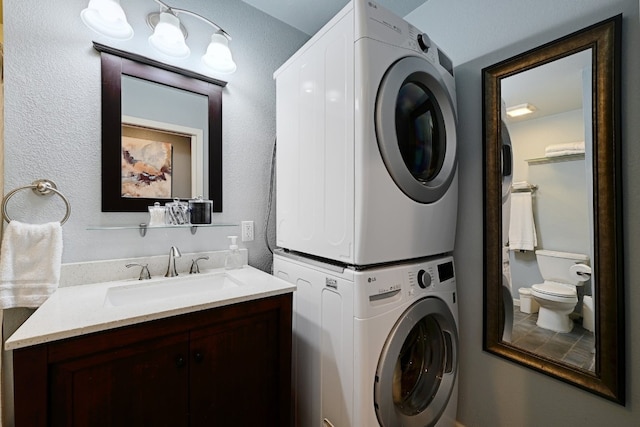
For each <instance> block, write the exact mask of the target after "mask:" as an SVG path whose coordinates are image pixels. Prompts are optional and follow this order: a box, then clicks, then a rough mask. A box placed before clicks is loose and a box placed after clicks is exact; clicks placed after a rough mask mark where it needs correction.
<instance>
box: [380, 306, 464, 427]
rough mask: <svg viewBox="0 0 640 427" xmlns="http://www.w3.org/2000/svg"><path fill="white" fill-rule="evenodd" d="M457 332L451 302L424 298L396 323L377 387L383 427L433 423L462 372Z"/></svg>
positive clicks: (388, 343)
mask: <svg viewBox="0 0 640 427" xmlns="http://www.w3.org/2000/svg"><path fill="white" fill-rule="evenodd" d="M457 341H458V336H457V330H456V326H455V320H454V318H453V315H452V314H451V312H450V311H449V309H448V307H447V305H446V303H445V302H444V301H442V300H441V299H439V298H436V297H428V298H424V299H422V300H420V301H417V302H416V303H415V304H413V305H412V306H410V307H409V308H408V309H407V310H406V311H405V312H404V313H403V315H402V316H401V317H400V319H399V320H398V321H397V322H396V324H395V326H394V327H393V329H392V330H391V332H390V334H389V337H388V338H387V341H386V343H385V346H384V348H383V350H382V354H381V355H380V359H379V362H378V368H377V371H376V381H375V385H374V402H375V409H376V416H377V417H378V421H379V423H380V425H381V426H383V427H395V426H416V427H417V426H425V425H433V424H435V422H437V420H438V419H439V418H440V416H441V415H442V413H443V412H444V410H445V408H446V406H447V403H448V401H449V397H450V396H451V392H452V390H453V386H454V383H455V379H456V375H457Z"/></svg>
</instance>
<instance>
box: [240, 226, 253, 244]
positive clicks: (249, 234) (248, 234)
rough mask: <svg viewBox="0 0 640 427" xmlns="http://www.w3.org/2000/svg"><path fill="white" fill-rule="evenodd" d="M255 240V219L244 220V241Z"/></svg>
mask: <svg viewBox="0 0 640 427" xmlns="http://www.w3.org/2000/svg"><path fill="white" fill-rule="evenodd" d="M252 240H253V221H242V241H243V242H251V241H252Z"/></svg>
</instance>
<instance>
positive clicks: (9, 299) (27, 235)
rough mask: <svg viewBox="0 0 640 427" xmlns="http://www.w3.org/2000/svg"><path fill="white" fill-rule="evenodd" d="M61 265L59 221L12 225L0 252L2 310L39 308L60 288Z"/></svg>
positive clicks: (6, 230)
mask: <svg viewBox="0 0 640 427" xmlns="http://www.w3.org/2000/svg"><path fill="white" fill-rule="evenodd" d="M61 262H62V226H61V224H60V223H59V222H50V223H46V224H24V223H21V222H18V221H11V222H9V225H8V226H7V227H6V229H5V231H4V236H3V237H2V247H1V249H0V309H5V308H12V307H32V308H33V307H39V306H40V305H41V304H42V303H43V302H45V301H46V300H47V298H49V296H50V295H51V294H52V293H53V292H54V291H55V290H56V289H57V288H58V283H59V281H60V267H61Z"/></svg>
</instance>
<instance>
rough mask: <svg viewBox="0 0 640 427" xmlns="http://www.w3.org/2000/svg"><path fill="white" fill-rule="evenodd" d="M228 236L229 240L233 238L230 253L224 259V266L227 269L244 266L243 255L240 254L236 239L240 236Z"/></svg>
mask: <svg viewBox="0 0 640 427" xmlns="http://www.w3.org/2000/svg"><path fill="white" fill-rule="evenodd" d="M227 237H228V238H229V240H231V244H230V245H229V253H228V254H227V257H226V258H225V260H224V268H225V269H227V270H234V269H236V268H242V256H241V255H240V251H239V250H238V245H237V244H236V239H237V238H238V236H227Z"/></svg>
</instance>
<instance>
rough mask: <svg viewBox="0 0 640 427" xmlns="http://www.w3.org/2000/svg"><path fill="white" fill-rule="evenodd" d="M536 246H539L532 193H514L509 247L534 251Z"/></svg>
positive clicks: (515, 249) (513, 249) (514, 249)
mask: <svg viewBox="0 0 640 427" xmlns="http://www.w3.org/2000/svg"><path fill="white" fill-rule="evenodd" d="M536 246H538V238H537V236H536V225H535V223H534V222H533V203H532V201H531V193H529V192H525V193H512V194H511V218H510V221H509V249H511V250H512V251H532V250H533V249H534V248H535V247H536Z"/></svg>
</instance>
